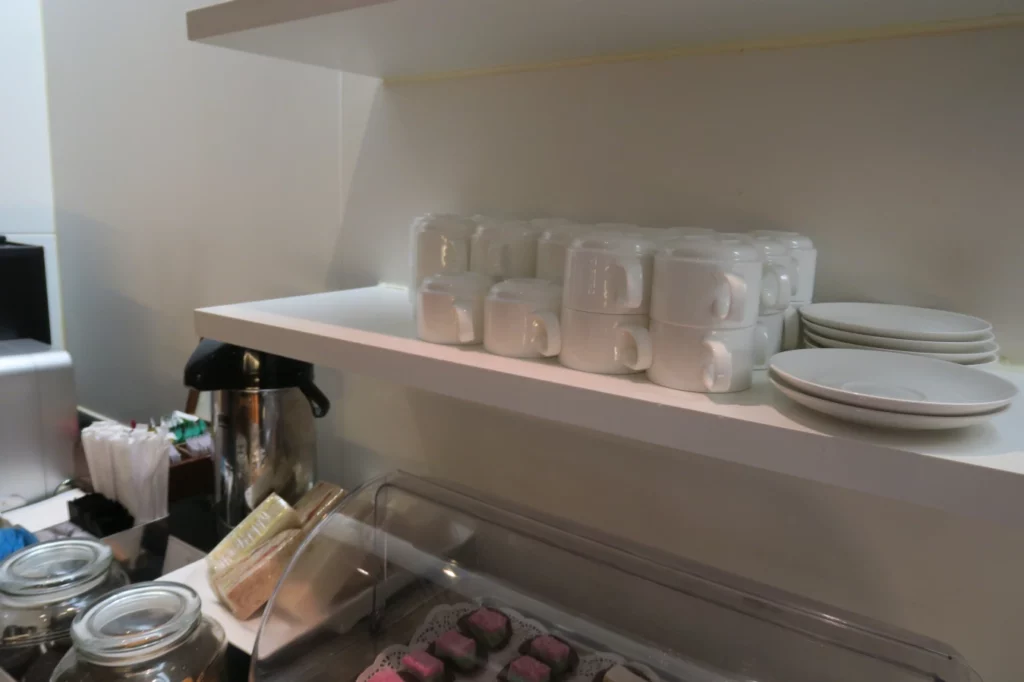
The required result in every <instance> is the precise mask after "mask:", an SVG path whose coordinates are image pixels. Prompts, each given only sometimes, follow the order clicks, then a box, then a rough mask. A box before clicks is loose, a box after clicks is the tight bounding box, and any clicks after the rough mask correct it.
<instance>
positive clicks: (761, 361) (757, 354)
mask: <svg viewBox="0 0 1024 682" xmlns="http://www.w3.org/2000/svg"><path fill="white" fill-rule="evenodd" d="M770 346H771V338H770V337H769V336H768V327H766V326H765V325H763V324H761V323H760V322H758V323H757V326H756V327H755V328H754V368H755V369H761V368H763V367H766V366H767V365H768V360H770V359H771V358H770V357H769V356H768V348H769V347H770Z"/></svg>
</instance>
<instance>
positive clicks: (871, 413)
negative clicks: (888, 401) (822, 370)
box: [769, 372, 1009, 431]
mask: <svg viewBox="0 0 1024 682" xmlns="http://www.w3.org/2000/svg"><path fill="white" fill-rule="evenodd" d="M979 374H980V372H979ZM769 379H770V380H771V382H772V384H773V385H774V386H775V388H777V389H778V390H779V391H781V392H782V393H783V395H785V396H786V397H787V398H789V399H790V400H792V401H793V402H795V403H799V404H800V405H803V406H804V407H806V408H808V409H811V410H814V411H815V412H821V413H822V414H827V415H829V416H831V417H835V418H836V419H842V420H843V421H847V422H853V423H855V424H864V425H866V426H877V427H882V428H887V429H909V430H914V431H939V430H943V429H961V428H964V427H965V426H974V425H975V424H982V423H984V422H986V421H988V420H989V419H991V418H992V417H994V416H995V415H997V414H1000V413H1001V412H1005V411H1006V410H1008V409H1009V407H1003V408H1001V409H998V410H994V411H992V412H984V413H982V414H972V415H967V416H964V417H956V416H942V415H924V414H904V413H902V412H885V411H883V410H869V409H866V408H863V407H856V406H854V405H846V404H844V403H836V402H832V401H831V400H823V399H822V398H818V397H816V396H813V395H809V394H807V393H804V392H803V391H798V390H796V389H795V388H793V387H791V386H789V385H787V384H786V383H785V382H784V381H783V380H781V379H779V378H777V377H773V376H769Z"/></svg>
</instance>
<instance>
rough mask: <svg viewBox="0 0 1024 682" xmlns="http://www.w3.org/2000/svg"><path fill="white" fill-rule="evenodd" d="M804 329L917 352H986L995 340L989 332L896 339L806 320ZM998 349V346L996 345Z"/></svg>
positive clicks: (844, 338)
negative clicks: (966, 337)
mask: <svg viewBox="0 0 1024 682" xmlns="http://www.w3.org/2000/svg"><path fill="white" fill-rule="evenodd" d="M803 323H804V329H806V330H807V331H809V332H813V333H814V334H817V335H818V336H824V337H825V338H826V339H834V340H837V341H846V342H847V343H855V344H857V345H859V346H869V347H871V348H878V349H882V348H884V349H886V350H909V351H914V352H915V353H984V352H988V350H987V348H988V344H990V343H992V342H994V341H995V338H996V337H995V335H993V334H989V335H988V336H986V337H985V338H984V339H982V340H980V341H918V340H916V339H894V338H892V337H889V336H872V335H871V334H858V333H857V332H845V331H843V330H842V329H833V328H832V327H825V326H823V325H820V324H817V323H815V322H811V321H810V320H804V321H803ZM996 349H997V350H998V346H997V347H996Z"/></svg>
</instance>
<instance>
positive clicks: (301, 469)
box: [185, 341, 330, 530]
mask: <svg viewBox="0 0 1024 682" xmlns="http://www.w3.org/2000/svg"><path fill="white" fill-rule="evenodd" d="M185 384H186V385H187V386H189V387H191V388H194V389H196V390H199V391H212V392H213V396H212V398H213V400H212V405H213V430H214V437H213V439H214V457H215V460H214V471H215V476H216V480H215V485H214V506H215V509H216V512H217V516H218V518H219V519H220V521H221V523H222V525H223V528H222V530H223V529H227V528H232V527H234V526H235V525H237V524H238V523H239V522H240V521H241V520H242V519H244V518H245V517H246V516H248V514H249V512H250V511H252V509H253V508H254V507H256V506H257V505H258V504H259V503H260V502H262V501H263V500H264V499H265V498H266V497H267V496H268V495H269V494H270V493H277V494H278V495H280V496H281V497H283V498H284V499H285V501H286V502H289V503H292V504H294V503H295V502H296V501H298V499H299V498H300V497H302V495H303V494H304V493H305V492H306V491H307V490H309V489H310V487H312V485H313V483H314V482H315V481H316V431H315V428H314V425H313V419H314V417H322V416H324V415H325V414H327V411H328V409H330V402H329V401H328V400H327V398H326V397H325V396H324V394H323V393H321V392H320V389H318V388H317V387H316V385H315V384H314V383H313V366H312V365H311V364H309V363H307V362H300V361H297V360H291V359H289V358H283V357H280V356H277V355H271V354H270V353H263V352H261V351H254V350H250V349H247V348H241V347H239V346H232V345H229V344H224V343H220V342H218V341H202V342H201V343H200V344H199V347H198V348H196V350H195V352H194V353H193V354H192V357H191V358H189V361H188V364H187V365H186V367H185Z"/></svg>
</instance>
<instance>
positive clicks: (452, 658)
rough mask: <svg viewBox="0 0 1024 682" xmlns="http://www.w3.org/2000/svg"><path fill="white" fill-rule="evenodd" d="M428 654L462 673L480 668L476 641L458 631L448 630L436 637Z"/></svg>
mask: <svg viewBox="0 0 1024 682" xmlns="http://www.w3.org/2000/svg"><path fill="white" fill-rule="evenodd" d="M430 652H431V653H432V654H434V655H435V656H437V657H438V658H440V659H441V660H443V661H446V662H448V663H450V664H451V665H452V666H453V667H455V668H456V669H457V670H458V671H459V672H462V673H469V672H473V671H474V670H476V669H477V668H478V667H480V662H481V661H480V657H479V656H478V654H477V643H476V640H474V639H472V638H470V637H466V636H465V635H463V634H462V633H461V632H459V631H458V630H449V631H448V632H446V633H444V634H443V635H441V636H440V637H438V638H437V641H435V642H434V644H433V645H432V646H431V647H430Z"/></svg>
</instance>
